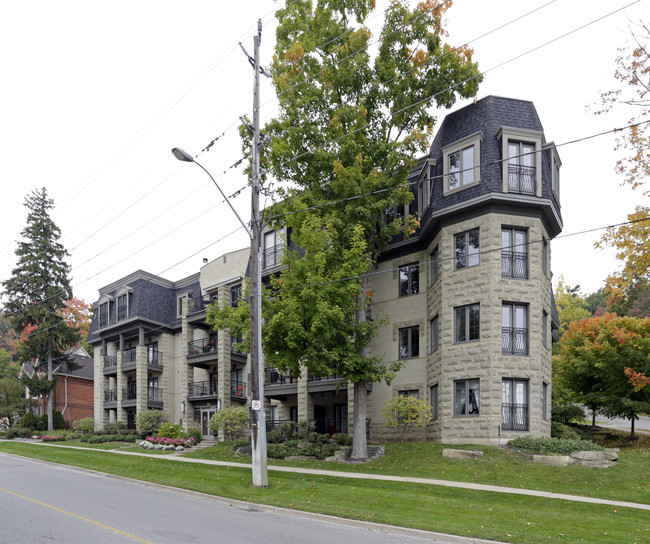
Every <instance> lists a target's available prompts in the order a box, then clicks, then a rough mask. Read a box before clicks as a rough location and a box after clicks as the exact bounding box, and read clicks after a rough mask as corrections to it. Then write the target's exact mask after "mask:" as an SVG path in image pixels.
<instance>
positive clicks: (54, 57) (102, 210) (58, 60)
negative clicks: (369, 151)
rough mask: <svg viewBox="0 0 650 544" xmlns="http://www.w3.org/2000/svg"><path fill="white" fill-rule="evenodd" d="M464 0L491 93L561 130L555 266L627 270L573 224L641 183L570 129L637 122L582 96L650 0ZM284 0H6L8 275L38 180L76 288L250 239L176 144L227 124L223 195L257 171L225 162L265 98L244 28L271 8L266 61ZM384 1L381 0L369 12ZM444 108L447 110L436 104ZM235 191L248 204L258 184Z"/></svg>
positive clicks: (2, 23)
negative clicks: (241, 126) (625, 182)
mask: <svg viewBox="0 0 650 544" xmlns="http://www.w3.org/2000/svg"><path fill="white" fill-rule="evenodd" d="M454 4H455V5H454V6H453V7H452V8H451V9H450V10H449V11H448V12H447V14H446V19H447V20H448V29H449V34H450V35H449V37H448V42H449V43H450V44H452V45H454V46H457V45H461V44H463V43H466V42H470V46H471V47H473V48H474V51H475V55H474V58H475V60H477V61H478V63H479V67H480V69H481V70H482V71H486V75H485V80H484V82H483V84H482V85H481V87H480V89H479V94H478V98H482V97H484V96H487V95H489V94H495V95H500V96H505V97H511V98H520V99H525V100H531V101H533V102H534V103H535V106H536V108H537V111H538V113H539V116H540V119H541V121H542V124H543V126H544V130H545V135H546V138H547V140H549V141H554V142H555V143H556V145H558V151H559V153H560V157H561V160H562V163H563V166H562V174H561V184H562V186H561V202H562V215H563V220H564V232H563V235H562V236H561V237H559V238H557V239H556V240H554V241H553V243H552V269H553V272H554V277H555V279H557V278H558V277H559V276H560V275H564V276H565V278H566V280H567V281H568V283H569V284H571V285H575V284H580V285H581V286H582V292H583V293H584V294H586V293H590V292H593V291H595V290H597V289H598V288H599V287H601V285H602V282H603V280H604V279H605V277H606V276H607V274H609V273H611V272H613V271H614V270H616V268H617V266H618V265H617V262H616V261H615V258H614V252H613V251H611V250H609V251H603V250H597V249H594V247H593V244H594V241H595V240H597V239H598V238H599V237H600V236H601V234H602V231H595V232H591V233H588V234H581V235H577V234H576V235H575V236H567V235H573V234H575V233H578V232H581V231H585V230H589V229H597V228H599V227H603V226H606V225H609V224H614V223H619V222H622V221H625V219H626V216H627V214H628V213H630V212H632V210H633V208H634V206H635V205H636V204H640V203H641V202H642V200H643V199H644V197H642V195H641V194H640V193H639V192H638V191H637V192H636V193H635V192H633V191H631V190H630V189H628V188H626V187H621V185H620V179H619V178H618V177H617V176H616V175H615V173H614V165H615V162H616V160H617V158H619V157H620V155H617V154H616V153H615V152H614V146H615V137H614V136H613V135H606V136H601V137H598V138H594V139H589V140H585V141H582V142H580V143H572V144H569V143H568V142H572V141H574V140H579V139H583V138H586V137H588V136H592V135H594V134H597V133H600V132H604V131H608V130H611V129H613V128H615V127H621V126H624V125H625V124H626V123H627V119H628V117H629V112H625V111H624V110H621V111H620V112H616V113H614V114H611V115H607V116H595V115H594V114H593V112H592V111H588V110H587V107H588V106H590V105H593V104H597V103H598V101H599V96H600V92H601V91H604V90H609V89H613V88H615V87H616V82H615V80H614V77H613V76H614V70H615V64H614V59H615V58H616V55H617V48H619V47H622V46H624V45H625V44H626V43H628V42H629V32H628V26H629V24H630V21H638V20H639V19H640V18H641V17H643V16H645V17H646V21H647V14H648V13H650V11H649V10H648V8H649V5H648V0H641V1H639V2H633V1H632V0H629V1H618V0H556V1H550V2H549V1H548V0H538V1H533V0H531V1H528V2H521V1H506V0H494V1H491V2H486V1H484V0H456V2H455V3H454ZM278 5H284V4H283V2H280V3H279V4H276V3H275V2H271V1H269V0H265V1H259V0H256V1H254V0H243V1H242V2H215V1H214V0H210V1H208V0H196V1H188V2H183V3H179V2H177V1H175V2H171V1H169V0H155V1H153V0H139V1H137V2H133V1H128V2H127V1H125V0H116V1H113V2H99V1H93V2H88V1H87V0H79V1H72V0H59V1H58V2H51V1H50V0H32V1H29V2H5V3H3V6H2V17H1V18H0V51H2V54H1V55H0V73H1V74H2V84H1V85H0V150H1V153H2V160H1V161H0V183H1V190H2V192H1V195H2V204H3V213H2V216H1V217H2V220H1V221H2V223H1V225H0V227H1V228H0V279H6V278H7V277H8V276H9V275H10V274H11V270H12V268H13V266H14V265H15V255H14V251H15V249H16V240H18V239H19V236H20V231H21V230H22V228H23V227H24V225H25V220H26V208H25V207H24V206H23V205H22V203H23V201H24V197H25V195H26V194H27V193H29V192H31V191H32V190H33V189H35V188H37V187H43V186H44V187H46V188H47V190H48V193H49V195H50V196H51V197H52V198H54V200H55V204H56V210H55V211H54V213H53V218H54V220H55V221H56V223H57V224H58V225H59V227H60V228H61V230H62V242H63V244H64V245H65V246H66V248H67V249H68V251H69V252H70V253H71V257H70V258H69V264H71V265H72V284H73V287H74V291H75V294H76V296H77V297H80V298H82V299H84V300H86V301H87V302H94V301H95V300H96V299H97V298H98V293H97V292H98V289H99V288H100V287H101V286H103V285H106V284H108V283H112V282H113V281H115V280H117V279H119V278H120V277H122V276H124V275H127V274H129V273H130V272H133V271H135V270H138V269H143V270H146V271H148V272H151V273H154V274H160V275H162V276H163V277H165V278H168V279H170V280H178V279H181V278H183V277H185V276H187V275H190V274H192V273H194V272H196V271H198V270H199V268H200V266H201V263H202V259H203V258H204V257H205V258H207V259H209V260H213V259H215V258H217V257H218V256H220V255H222V254H223V253H226V252H228V251H232V250H234V249H239V248H241V247H246V246H247V245H248V236H247V235H246V234H245V232H244V231H243V229H241V228H240V225H239V223H238V221H237V220H236V218H235V217H234V215H233V214H232V212H231V211H230V210H229V209H228V208H227V206H226V205H225V204H224V203H222V202H221V201H222V199H221V198H220V195H219V193H218V191H217V190H216V188H215V187H214V186H213V185H212V182H211V181H210V179H209V178H208V176H206V175H205V174H204V173H203V172H202V171H201V170H200V169H199V168H197V167H196V166H194V165H190V164H185V163H180V162H178V161H176V160H175V159H174V158H173V156H172V155H171V153H170V150H171V148H172V147H175V146H179V147H182V148H184V149H186V150H187V151H188V152H190V153H191V154H193V155H196V154H197V153H199V152H200V151H201V150H202V149H203V148H204V147H205V146H206V145H207V144H209V143H210V142H211V141H212V140H213V139H215V138H217V137H219V139H218V141H217V142H216V143H215V144H214V145H213V146H212V147H211V149H210V151H209V152H206V153H203V154H202V155H201V156H200V157H199V161H201V163H202V164H203V165H204V166H205V167H206V168H207V169H208V170H209V171H210V172H211V173H212V174H213V175H214V177H215V178H216V180H217V181H218V183H219V184H220V186H221V187H222V189H223V190H224V192H225V193H226V194H228V195H231V194H233V193H235V192H236V191H238V190H239V189H241V188H243V187H246V184H247V180H246V178H245V176H244V174H243V168H242V167H241V166H240V167H237V168H230V167H231V165H233V164H234V163H235V162H237V160H238V159H240V158H241V155H242V153H241V147H240V143H239V139H238V134H237V130H236V128H237V123H238V118H239V116H241V115H244V114H250V111H251V109H252V85H253V75H252V69H251V67H250V65H249V64H248V61H247V60H246V58H245V56H244V54H243V52H242V51H241V49H240V48H239V46H238V45H237V43H238V41H241V42H242V44H243V45H244V47H245V48H246V49H247V51H248V52H249V53H250V54H252V52H253V40H252V36H253V33H254V32H255V29H256V26H257V19H258V18H260V19H262V22H263V37H262V50H261V51H262V63H263V64H267V65H268V63H269V61H270V58H271V55H272V50H273V44H274V31H275V19H274V17H273V13H274V10H275V9H276V7H277V6H278ZM385 6H386V1H383V2H382V1H378V10H377V13H378V15H376V16H373V17H374V18H373V19H372V20H371V21H370V24H371V25H377V24H378V23H379V21H380V19H381V17H380V14H381V10H382V9H383V8H384V7H385ZM626 6H628V7H626ZM536 8H538V9H537V10H536V11H534V13H530V12H531V11H533V10H535V9H536ZM613 12H615V13H613ZM529 13H530V14H529ZM526 14H528V15H526ZM524 15H526V16H525V17H523V18H521V19H520V20H518V21H516V22H512V23H511V24H509V25H508V26H505V27H503V25H505V24H506V23H509V22H510V21H513V20H514V19H516V18H517V17H520V16H524ZM597 19H600V20H598V21H597V22H593V21H596V20H597ZM590 23H593V24H590ZM585 25H588V26H585ZM486 34H487V35H486ZM565 35H566V36H565ZM262 85H263V86H262V89H261V95H262V101H261V103H262V119H263V120H264V119H268V118H269V117H270V116H272V115H273V113H274V111H275V104H276V103H275V100H274V96H273V89H272V87H271V85H270V84H269V82H267V81H263V84H262ZM467 103H468V102H459V103H457V104H456V106H454V109H456V108H459V107H462V106H464V105H466V104H467ZM446 113H447V112H445V111H438V112H436V115H437V116H438V119H439V121H440V120H442V118H443V117H444V115H445V114H446ZM563 144H566V145H563ZM232 202H233V204H234V205H235V206H236V208H237V209H238V211H239V213H240V214H241V215H242V216H243V217H244V218H246V219H248V217H249V216H250V209H249V208H250V192H249V190H248V189H246V190H244V191H242V193H241V194H240V195H239V196H238V197H237V198H234V199H232Z"/></svg>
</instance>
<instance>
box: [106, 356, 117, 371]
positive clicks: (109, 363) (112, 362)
mask: <svg viewBox="0 0 650 544" xmlns="http://www.w3.org/2000/svg"><path fill="white" fill-rule="evenodd" d="M114 366H117V355H104V368H111V367H114Z"/></svg>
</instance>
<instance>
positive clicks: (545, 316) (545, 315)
mask: <svg viewBox="0 0 650 544" xmlns="http://www.w3.org/2000/svg"><path fill="white" fill-rule="evenodd" d="M542 345H543V346H544V347H546V348H547V347H548V313H547V312H546V310H543V311H542Z"/></svg>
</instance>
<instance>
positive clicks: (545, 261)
mask: <svg viewBox="0 0 650 544" xmlns="http://www.w3.org/2000/svg"><path fill="white" fill-rule="evenodd" d="M542 272H544V274H546V275H548V240H547V239H546V238H542Z"/></svg>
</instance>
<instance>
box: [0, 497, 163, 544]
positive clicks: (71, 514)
mask: <svg viewBox="0 0 650 544" xmlns="http://www.w3.org/2000/svg"><path fill="white" fill-rule="evenodd" d="M0 491H4V492H5V493H9V494H10V495H14V496H15V497H20V498H21V499H25V500H26V501H30V502H33V503H36V504H40V505H41V506H45V507H47V508H51V509H52V510H56V511H57V512H61V513H63V514H68V515H69V516H72V517H74V518H77V519H81V520H83V521H87V522H88V523H92V524H93V525H98V526H99V527H102V528H104V529H108V530H109V531H114V532H116V533H119V534H121V535H124V536H127V537H129V538H132V539H133V540H137V541H138V542H144V543H145V544H154V543H153V542H151V541H150V540H145V539H144V538H140V537H137V536H135V535H132V534H131V533H126V532H124V531H120V530H119V529H116V528H115V527H111V526H110V525H104V524H103V523H100V522H99V521H94V520H92V519H89V518H85V517H83V516H80V515H79V514H75V513H74V512H68V511H67V510H63V509H62V508H58V507H57V506H52V505H51V504H47V503H45V502H41V501H37V500H36V499H31V498H29V497H26V496H25V495H21V494H20V493H14V492H13V491H9V490H8V489H3V488H1V487H0Z"/></svg>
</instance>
